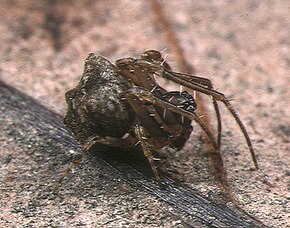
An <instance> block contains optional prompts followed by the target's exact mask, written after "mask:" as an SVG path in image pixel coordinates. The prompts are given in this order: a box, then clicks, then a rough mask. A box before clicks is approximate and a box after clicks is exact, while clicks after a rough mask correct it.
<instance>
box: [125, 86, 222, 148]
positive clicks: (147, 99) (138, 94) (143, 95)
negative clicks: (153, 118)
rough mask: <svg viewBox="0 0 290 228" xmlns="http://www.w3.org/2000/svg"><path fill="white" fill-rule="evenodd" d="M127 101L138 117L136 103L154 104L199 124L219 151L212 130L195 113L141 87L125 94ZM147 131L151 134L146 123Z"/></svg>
mask: <svg viewBox="0 0 290 228" xmlns="http://www.w3.org/2000/svg"><path fill="white" fill-rule="evenodd" d="M125 96H126V98H127V101H128V102H129V103H130V105H131V106H132V108H133V109H134V111H135V112H136V114H137V116H139V114H138V109H139V107H140V106H138V105H135V102H142V103H143V104H146V103H147V104H148V103H149V104H152V105H154V106H155V105H156V106H159V107H162V108H163V109H168V110H170V111H172V112H174V113H178V114H180V115H182V116H184V117H186V118H188V119H190V120H194V121H195V122H197V123H198V124H199V125H200V126H201V128H202V129H203V130H204V131H205V133H206V134H207V136H208V137H209V139H210V141H211V142H212V144H213V147H214V148H215V149H216V150H218V149H219V148H218V145H217V143H216V142H215V139H214V137H213V135H212V133H211V132H210V130H209V129H208V128H207V126H206V125H205V124H204V123H203V122H202V120H201V119H200V118H199V117H198V115H197V114H196V113H194V112H190V111H187V110H185V109H182V108H179V107H178V106H176V105H174V104H172V103H170V102H168V101H166V100H162V99H160V98H158V97H155V96H154V95H153V94H152V93H150V92H149V91H148V90H145V89H143V88H141V87H133V88H131V89H129V90H128V91H127V92H126V94H125ZM140 120H141V122H142V123H143V124H144V121H143V119H142V118H140ZM144 126H145V128H146V130H148V131H149V132H150V128H148V127H147V126H146V123H145V124H144Z"/></svg>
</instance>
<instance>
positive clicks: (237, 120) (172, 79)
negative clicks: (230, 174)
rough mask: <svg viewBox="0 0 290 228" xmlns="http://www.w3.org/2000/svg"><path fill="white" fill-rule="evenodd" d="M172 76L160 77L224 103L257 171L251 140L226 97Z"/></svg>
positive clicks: (171, 73) (172, 73) (169, 73)
mask: <svg viewBox="0 0 290 228" xmlns="http://www.w3.org/2000/svg"><path fill="white" fill-rule="evenodd" d="M174 74H176V73H175V72H170V71H166V70H165V71H164V73H163V74H162V75H163V76H164V77H165V78H167V79H168V80H171V81H174V82H176V83H179V84H181V85H184V86H185V87H187V88H190V89H193V90H196V91H198V92H201V93H203V94H207V95H209V96H212V97H213V99H214V100H217V101H221V102H222V103H224V105H225V106H226V107H227V109H228V110H229V111H230V112H231V114H232V116H233V117H234V119H235V120H236V122H237V123H238V125H239V127H240V129H241V131H242V132H243V134H244V137H245V139H246V142H247V145H248V147H249V150H250V153H251V156H252V160H253V162H254V165H255V168H256V169H257V170H258V169H259V165H258V162H257V159H256V155H255V152H254V148H253V145H252V142H251V139H250V137H249V134H248V132H247V130H246V127H245V126H244V124H243V123H242V121H241V119H240V117H239V116H238V114H237V112H236V111H235V109H234V108H233V106H232V105H231V103H230V101H229V100H228V99H227V98H226V96H225V95H224V94H222V93H220V92H218V91H216V90H214V89H210V88H206V87H204V86H203V85H199V84H198V83H195V82H192V81H189V80H188V79H186V78H182V77H176V76H175V75H174Z"/></svg>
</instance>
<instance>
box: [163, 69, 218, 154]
mask: <svg viewBox="0 0 290 228" xmlns="http://www.w3.org/2000/svg"><path fill="white" fill-rule="evenodd" d="M165 71H166V72H170V73H171V74H172V75H173V76H175V77H177V78H181V79H182V80H184V81H186V82H189V83H193V84H197V85H200V86H205V87H208V89H211V90H212V89H213V85H212V82H211V81H210V80H209V79H207V78H203V77H198V76H195V75H189V74H183V73H176V72H172V71H169V70H165ZM165 77H166V76H165ZM181 85H183V84H181ZM212 103H213V106H214V109H215V113H216V117H217V134H218V135H217V144H218V147H219V148H220V146H221V133H222V121H221V114H220V111H219V107H218V103H217V101H216V99H215V98H214V97H212Z"/></svg>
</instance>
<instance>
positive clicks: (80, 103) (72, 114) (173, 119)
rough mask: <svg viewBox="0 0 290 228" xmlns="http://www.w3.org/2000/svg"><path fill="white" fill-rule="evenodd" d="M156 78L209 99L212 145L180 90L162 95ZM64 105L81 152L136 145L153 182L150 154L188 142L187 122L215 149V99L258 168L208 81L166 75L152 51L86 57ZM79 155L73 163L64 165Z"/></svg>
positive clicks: (190, 100)
mask: <svg viewBox="0 0 290 228" xmlns="http://www.w3.org/2000/svg"><path fill="white" fill-rule="evenodd" d="M156 76H157V77H163V78H165V79H167V80H170V81H173V82H175V83H177V84H180V85H182V86H184V87H186V88H188V89H192V90H194V91H198V92H201V93H204V94H207V95H209V96H211V97H212V100H213V105H214V108H215V111H216V115H217V120H218V121H217V122H218V127H217V128H218V137H217V138H218V139H217V142H216V141H215V139H214V136H213V135H212V133H211V132H210V130H209V129H208V128H207V126H206V125H205V124H204V123H203V121H202V120H201V119H200V118H199V116H198V115H197V114H196V113H195V108H196V105H195V102H194V99H193V97H192V96H191V95H190V94H189V93H188V92H186V91H184V92H177V91H170V92H168V91H166V90H165V89H164V88H162V87H161V86H160V85H158V84H157V83H156V81H155V80H154V77H156ZM66 101H67V103H68V111H67V113H66V115H65V117H64V124H65V125H66V126H67V127H68V128H69V129H70V130H71V132H72V133H73V135H74V136H75V138H76V140H77V141H78V142H79V143H80V144H82V145H83V152H85V151H88V150H89V149H90V147H91V146H92V145H94V144H95V143H100V144H104V145H109V146H115V147H133V146H137V145H138V146H139V147H140V149H142V150H143V153H144V155H145V156H146V158H147V160H148V162H149V164H150V166H151V169H152V171H153V174H154V176H155V178H156V180H157V181H158V182H159V184H160V183H161V182H160V177H159V175H158V172H157V169H156V166H155V164H154V160H153V156H152V150H153V149H160V148H163V147H165V146H170V147H172V148H176V149H177V150H180V149H181V148H182V147H183V146H184V144H185V143H186V141H187V140H188V139H189V136H190V134H191V131H192V126H191V122H192V120H194V121H195V122H197V123H198V124H199V125H200V126H201V128H202V129H203V130H204V131H205V133H206V134H207V136H208V137H209V139H210V141H211V142H212V144H213V146H214V148H215V149H216V150H219V148H220V144H221V130H222V127H221V116H220V113H219V108H218V104H217V101H221V102H223V103H224V104H225V106H226V107H227V108H228V109H229V111H230V112H231V113H232V115H233V117H234V118H235V120H236V121H237V123H238V125H239V126H240V128H241V130H242V132H243V134H244V136H245V138H246V141H247V144H248V147H249V149H250V152H251V155H252V159H253V161H254V164H255V167H256V169H258V164H257V160H256V157H255V153H254V150H253V147H252V143H251V140H250V138H249V136H248V133H247V131H246V128H245V127H244V125H243V123H242V122H241V120H240V118H239V117H238V115H237V113H236V112H235V110H234V108H233V107H232V106H231V104H230V102H229V100H228V99H227V98H226V97H225V96H224V95H223V94H222V93H220V92H218V91H216V90H213V86H212V83H211V81H210V80H209V79H207V78H202V77H197V76H193V75H188V74H183V73H176V72H173V71H171V68H170V66H169V65H168V64H167V63H166V62H165V61H164V59H163V58H162V56H161V54H160V53H159V52H158V51H155V50H149V51H146V52H144V53H143V54H141V58H138V59H135V58H124V59H120V60H117V61H116V65H113V64H112V63H111V62H110V61H108V60H107V59H105V58H104V57H102V56H100V55H98V54H90V55H89V56H88V58H87V59H86V62H85V69H84V74H83V76H82V78H81V80H80V82H79V84H78V85H77V87H76V88H74V89H72V90H70V91H68V92H67V93H66ZM81 157H82V156H80V157H77V158H76V159H74V161H73V162H72V164H71V166H70V167H72V166H74V165H75V164H76V163H78V161H79V160H80V158H81ZM69 169H70V168H69Z"/></svg>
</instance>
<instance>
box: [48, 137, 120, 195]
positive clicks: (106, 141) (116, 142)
mask: <svg viewBox="0 0 290 228" xmlns="http://www.w3.org/2000/svg"><path fill="white" fill-rule="evenodd" d="M96 143H100V144H103V145H108V146H116V147H121V146H124V145H125V144H126V143H125V140H122V139H117V138H112V137H99V136H98V135H95V136H91V137H89V138H88V139H87V140H86V141H85V143H84V144H83V145H82V147H81V148H80V149H79V150H78V152H77V154H76V155H75V156H74V157H73V159H72V161H71V162H70V163H69V165H68V167H66V169H65V170H64V171H63V172H62V174H61V177H60V178H59V179H58V180H57V181H56V183H55V184H54V186H53V192H54V194H57V193H58V192H59V188H60V186H61V183H62V181H63V179H64V178H65V177H66V176H67V175H68V174H69V173H70V172H71V171H72V170H73V169H74V168H75V167H77V166H78V165H79V164H80V163H81V161H82V160H83V157H84V155H85V154H86V153H87V152H88V151H89V149H90V148H91V147H92V146H93V145H94V144H96Z"/></svg>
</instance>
